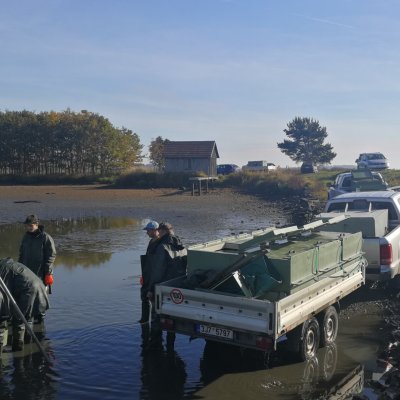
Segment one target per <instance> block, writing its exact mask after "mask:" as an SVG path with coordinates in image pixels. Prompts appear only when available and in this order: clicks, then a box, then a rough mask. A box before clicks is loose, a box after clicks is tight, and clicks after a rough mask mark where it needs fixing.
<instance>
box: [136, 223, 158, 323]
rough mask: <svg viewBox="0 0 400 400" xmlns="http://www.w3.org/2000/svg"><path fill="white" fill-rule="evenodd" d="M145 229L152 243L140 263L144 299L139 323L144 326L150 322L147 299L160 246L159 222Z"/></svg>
mask: <svg viewBox="0 0 400 400" xmlns="http://www.w3.org/2000/svg"><path fill="white" fill-rule="evenodd" d="M143 229H144V230H145V231H146V233H147V236H148V237H149V238H150V241H149V244H148V245H147V249H146V254H145V255H142V256H140V263H141V267H142V278H141V284H142V286H141V288H140V297H141V299H142V316H141V318H140V320H139V322H140V323H142V324H143V323H146V322H149V318H150V305H149V299H148V298H147V292H148V291H149V283H150V276H151V267H152V260H153V257H154V254H155V252H156V249H157V246H158V245H159V240H158V238H159V232H158V222H157V221H150V222H149V223H148V224H147V225H146V226H145V227H144V228H143Z"/></svg>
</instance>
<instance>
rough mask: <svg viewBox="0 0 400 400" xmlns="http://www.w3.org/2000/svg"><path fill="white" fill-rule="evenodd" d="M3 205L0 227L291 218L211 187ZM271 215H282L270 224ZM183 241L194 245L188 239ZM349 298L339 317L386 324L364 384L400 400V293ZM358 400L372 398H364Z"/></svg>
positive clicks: (59, 191)
mask: <svg viewBox="0 0 400 400" xmlns="http://www.w3.org/2000/svg"><path fill="white" fill-rule="evenodd" d="M0 205H1V207H0V225H1V224H8V223H15V222H21V221H23V220H24V218H25V216H26V215H28V214H32V213H35V214H38V215H39V216H40V218H41V219H42V220H62V219H66V218H79V217H90V216H95V217H99V216H104V217H122V216H123V217H134V218H138V219H143V220H146V219H149V218H151V219H156V220H169V221H170V222H171V223H173V224H175V225H177V226H180V227H185V228H186V229H187V230H189V231H190V229H195V226H196V225H198V224H207V227H209V229H210V232H215V231H217V228H218V227H217V226H216V222H215V221H216V220H217V219H216V218H215V216H216V215H226V214H235V212H236V211H237V210H239V209H240V211H241V214H244V215H246V216H247V220H240V221H236V223H235V224H233V225H232V226H231V227H229V228H230V233H240V232H242V231H249V230H255V229H258V228H265V227H266V226H270V225H276V226H279V225H284V224H285V223H287V221H288V220H290V207H288V203H287V202H286V201H274V202H267V201H265V200H263V199H261V198H257V197H254V196H248V195H245V194H242V193H237V192H235V191H232V190H229V189H213V190H211V191H210V192H209V193H208V194H204V195H202V196H192V195H191V192H190V191H179V190H178V191H177V190H174V189H155V190H151V189H150V190H139V189H110V188H108V187H106V186H102V185H85V186H0ZM199 211H201V212H199ZM204 214H206V215H207V216H208V217H207V218H206V219H204V217H202V218H200V217H198V215H203V216H204ZM270 215H275V216H276V215H278V216H279V217H274V219H273V220H271V219H270V217H269V216H270ZM203 226H204V225H203ZM192 227H193V228H192ZM185 239H186V243H190V238H185ZM210 239H212V237H211V238H210ZM351 300H352V303H351V304H347V305H346V304H345V305H344V309H343V313H342V315H341V318H350V317H351V315H352V314H354V313H355V314H360V313H363V312H364V310H365V309H366V308H369V309H371V308H372V309H373V310H374V312H377V313H380V314H381V315H382V316H383V318H384V321H385V327H383V330H384V332H385V337H384V345H383V347H382V351H381V352H380V355H379V357H378V360H377V365H380V366H381V367H382V371H386V373H385V374H383V375H382V376H381V377H380V379H378V380H367V381H366V382H365V386H366V387H368V388H371V389H373V391H374V393H375V394H376V395H377V396H379V397H376V398H379V399H395V398H400V395H399V394H398V393H400V373H399V370H398V368H399V360H400V317H399V310H400V306H399V304H400V300H399V291H398V290H396V289H391V290H390V291H388V289H387V288H386V286H385V285H380V286H379V287H376V288H374V290H370V291H366V290H363V291H362V293H360V295H358V296H354V297H353V298H352V299H351ZM344 303H345V302H344ZM396 396H397V397H396ZM357 398H363V399H367V398H373V397H366V395H365V396H364V395H361V396H360V397H357Z"/></svg>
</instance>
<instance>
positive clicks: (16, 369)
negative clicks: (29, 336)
mask: <svg viewBox="0 0 400 400" xmlns="http://www.w3.org/2000/svg"><path fill="white" fill-rule="evenodd" d="M25 347H26V349H25V351H24V352H23V354H20V355H18V356H17V355H16V354H14V355H13V356H12V355H11V353H4V354H3V355H2V358H1V373H0V399H2V400H34V399H46V400H53V399H56V398H57V380H56V379H55V375H54V372H53V371H52V369H51V368H50V367H49V366H48V365H47V363H46V361H45V360H44V359H43V356H42V355H41V354H40V352H37V351H35V347H36V346H25ZM28 347H29V349H28ZM47 351H49V344H48V345H47ZM27 388H29V390H27Z"/></svg>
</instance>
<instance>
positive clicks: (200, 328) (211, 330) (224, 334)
mask: <svg viewBox="0 0 400 400" xmlns="http://www.w3.org/2000/svg"><path fill="white" fill-rule="evenodd" d="M196 331H197V332H198V333H202V334H203V335H209V336H217V337H220V338H223V339H233V331H231V330H230V329H225V328H217V327H215V326H209V325H197V326H196Z"/></svg>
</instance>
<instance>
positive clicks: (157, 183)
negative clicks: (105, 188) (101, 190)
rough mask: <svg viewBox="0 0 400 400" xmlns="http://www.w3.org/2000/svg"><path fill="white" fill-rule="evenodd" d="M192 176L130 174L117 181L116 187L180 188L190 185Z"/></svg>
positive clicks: (148, 173)
mask: <svg viewBox="0 0 400 400" xmlns="http://www.w3.org/2000/svg"><path fill="white" fill-rule="evenodd" d="M191 176H193V175H192V174H185V173H179V172H167V173H162V172H144V171H138V172H130V173H128V174H123V175H121V176H119V177H118V178H117V179H116V180H115V187H119V188H137V189H148V188H179V187H182V186H187V185H188V184H189V178H190V177H191Z"/></svg>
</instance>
